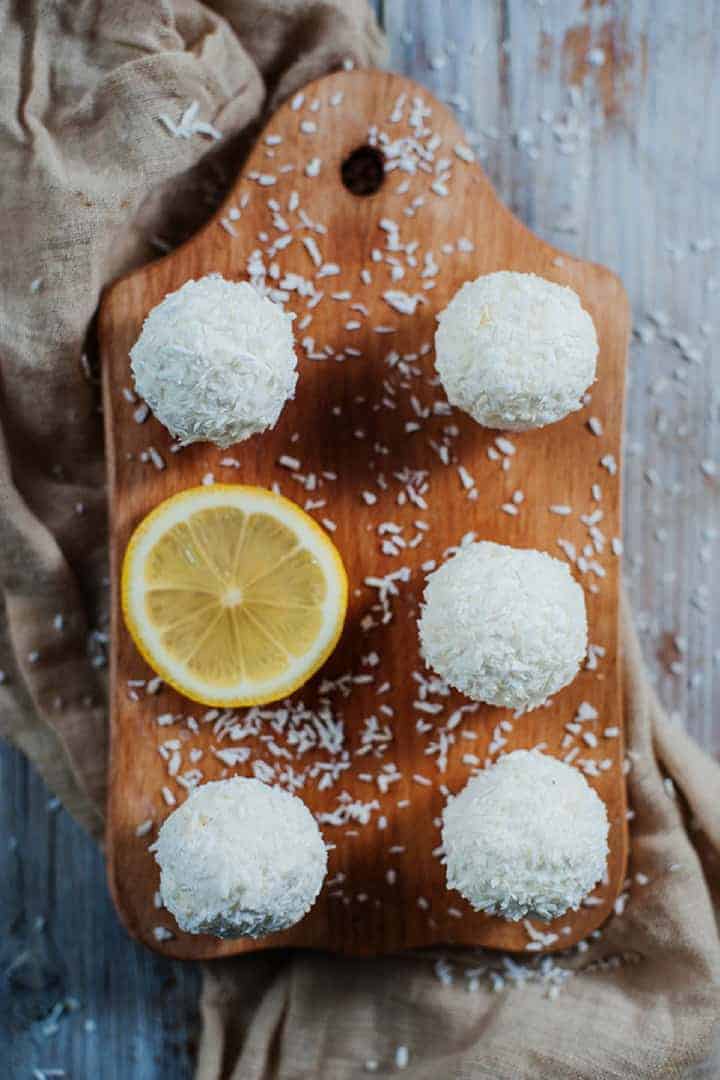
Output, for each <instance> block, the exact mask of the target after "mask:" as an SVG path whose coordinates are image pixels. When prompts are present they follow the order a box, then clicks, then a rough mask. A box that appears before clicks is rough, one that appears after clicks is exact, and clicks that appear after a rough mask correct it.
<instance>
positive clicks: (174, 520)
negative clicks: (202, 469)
mask: <svg viewBox="0 0 720 1080" xmlns="http://www.w3.org/2000/svg"><path fill="white" fill-rule="evenodd" d="M347 593H348V586H347V576H346V574H345V568H344V567H343V564H342V560H341V558H340V555H339V553H338V551H337V548H336V547H335V545H334V544H333V543H332V541H331V540H330V539H329V538H328V536H327V535H326V534H325V532H323V530H322V529H321V528H320V526H319V525H318V524H317V523H316V522H315V521H313V519H312V518H311V517H309V516H308V515H307V514H306V513H305V512H304V511H303V510H301V509H300V507H299V506H296V505H295V503H293V502H291V501H290V500H289V499H285V498H283V497H282V496H281V495H275V494H274V493H273V492H271V491H267V490H265V489H264V488H258V487H247V486H244V485H240V484H237V485H236V484H213V485H209V486H207V487H195V488H189V489H188V490H187V491H182V492H180V493H179V494H178V495H174V496H172V497H171V498H169V499H166V500H165V501H164V502H162V503H160V505H159V506H157V507H156V508H155V509H154V510H153V511H152V512H151V513H150V514H148V515H147V517H146V518H144V520H143V521H142V522H141V523H140V524H139V525H138V527H137V529H136V530H135V532H134V533H133V535H132V537H131V539H130V543H129V544H128V547H127V550H126V552H125V559H124V561H123V568H122V579H121V595H122V609H123V614H124V616H125V621H126V623H127V627H128V630H129V631H130V634H131V635H132V638H133V640H134V642H135V644H136V646H137V648H138V649H139V651H140V652H141V653H142V655H143V657H144V658H145V659H146V660H147V662H148V663H149V664H150V666H151V667H152V668H153V669H154V670H155V671H156V672H157V673H158V675H160V676H161V677H162V678H163V679H164V680H165V681H166V682H167V683H169V684H170V685H171V686H173V687H175V689H176V690H179V691H180V693H182V694H184V695H185V696H186V697H188V698H191V699H192V700H193V701H199V702H202V704H204V705H217V706H221V707H236V706H246V705H261V704H264V703H266V702H269V701H277V700H278V699H279V698H283V697H287V695H289V694H291V693H292V692H293V691H294V690H297V688H298V687H299V686H302V685H303V683H305V682H307V680H308V679H309V678H310V676H311V675H313V674H314V673H315V672H316V671H317V669H318V668H319V667H320V666H321V664H322V663H323V662H324V661H325V660H326V659H327V657H328V656H329V655H330V653H331V652H332V650H333V649H334V648H335V645H336V644H337V641H338V638H339V637H340V634H341V632H342V626H343V622H344V619H345V612H346V610H347Z"/></svg>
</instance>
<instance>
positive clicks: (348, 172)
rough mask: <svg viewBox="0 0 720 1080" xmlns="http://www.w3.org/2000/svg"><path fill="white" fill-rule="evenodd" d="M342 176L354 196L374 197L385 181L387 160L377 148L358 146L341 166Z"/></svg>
mask: <svg viewBox="0 0 720 1080" xmlns="http://www.w3.org/2000/svg"><path fill="white" fill-rule="evenodd" d="M340 176H341V178H342V182H343V184H344V185H345V187H346V188H347V189H348V191H350V192H352V194H353V195H374V194H375V192H376V191H379V189H380V186H381V185H382V182H383V180H384V179H385V158H384V156H383V153H382V150H378V148H377V147H376V146H358V148H357V150H353V152H352V153H351V154H349V155H348V156H347V157H346V158H345V160H344V161H343V163H342V165H341V166H340Z"/></svg>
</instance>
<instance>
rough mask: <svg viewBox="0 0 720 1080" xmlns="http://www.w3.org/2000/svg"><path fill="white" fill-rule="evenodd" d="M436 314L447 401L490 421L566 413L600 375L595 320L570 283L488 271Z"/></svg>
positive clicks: (536, 421) (512, 422)
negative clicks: (596, 369)
mask: <svg viewBox="0 0 720 1080" xmlns="http://www.w3.org/2000/svg"><path fill="white" fill-rule="evenodd" d="M438 319H439V324H440V325H439V327H438V330H437V332H436V334H435V354H436V360H435V366H436V368H437V372H438V374H439V376H440V379H441V381H442V384H443V386H444V388H445V393H446V394H447V397H448V401H449V402H450V403H451V404H452V405H456V406H457V407H458V408H459V409H463V410H464V411H465V412H468V413H470V415H471V416H472V417H473V418H474V419H475V420H477V422H478V423H479V424H482V425H483V426H484V427H488V428H501V429H505V430H507V431H524V430H526V429H527V428H537V427H544V426H545V424H552V423H554V422H555V421H556V420H562V419H563V417H564V416H567V415H568V414H569V413H571V412H575V411H576V410H577V409H579V408H580V407H581V405H582V398H583V395H584V394H585V391H586V390H587V388H588V387H589V386H590V384H591V383H592V382H593V381H594V379H595V367H596V361H597V354H598V341H597V334H596V333H595V326H594V324H593V321H592V319H591V318H590V316H589V315H588V313H587V311H585V310H584V308H583V307H582V306H581V304H580V300H579V298H578V296H577V293H575V292H573V290H572V289H569V288H567V286H564V285H556V284H555V283H554V282H552V281H546V280H545V279H544V278H541V277H537V275H535V274H517V273H513V272H511V271H507V270H503V271H500V272H499V273H496V274H487V275H486V276H484V277H479V278H477V279H476V280H475V281H468V282H466V283H465V284H464V285H463V286H462V288H461V289H460V290H459V291H458V292H456V293H455V296H454V297H453V298H452V300H451V301H450V303H449V304H448V306H447V307H446V308H445V310H444V311H442V312H441V313H440V315H439V316H438Z"/></svg>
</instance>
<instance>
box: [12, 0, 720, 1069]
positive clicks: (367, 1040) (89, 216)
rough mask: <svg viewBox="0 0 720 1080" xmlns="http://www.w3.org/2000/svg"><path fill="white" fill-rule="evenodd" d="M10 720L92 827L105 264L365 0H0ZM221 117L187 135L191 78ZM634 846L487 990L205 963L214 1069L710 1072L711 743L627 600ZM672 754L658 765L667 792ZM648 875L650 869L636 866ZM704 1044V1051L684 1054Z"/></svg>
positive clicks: (719, 804)
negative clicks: (612, 911)
mask: <svg viewBox="0 0 720 1080" xmlns="http://www.w3.org/2000/svg"><path fill="white" fill-rule="evenodd" d="M0 20H1V21H0V41H1V42H2V45H1V46H0V48H1V50H2V52H1V54H0V147H1V153H2V158H1V161H2V178H1V180H0V191H1V192H2V194H1V196H0V197H1V198H2V204H3V205H2V213H1V214H0V238H1V240H2V256H3V257H2V263H1V265H0V282H1V284H2V293H1V300H0V362H1V364H2V368H1V372H0V374H1V381H0V498H1V500H2V502H1V505H0V530H1V532H0V567H1V568H2V588H3V593H2V595H3V613H2V619H1V620H0V668H2V675H1V676H0V725H1V727H0V730H1V731H2V733H3V734H4V735H5V736H6V737H7V738H8V739H10V740H11V741H12V742H13V743H15V745H16V746H18V747H20V748H21V749H22V750H24V751H25V752H26V753H27V754H28V755H29V756H30V758H31V759H32V760H33V762H34V763H35V765H36V766H37V768H38V769H39V770H40V772H41V773H42V775H43V776H44V777H45V779H46V781H47V782H48V784H49V786H50V787H51V788H52V789H53V791H55V792H56V793H57V794H58V795H59V796H60V797H61V799H62V800H63V802H64V804H65V806H66V807H67V808H68V809H69V810H70V812H71V813H72V814H74V815H75V817H76V818H77V819H78V820H79V821H81V822H82V823H83V824H84V825H85V826H86V827H87V828H88V829H89V831H90V832H91V833H93V835H95V836H99V835H100V832H101V828H102V807H103V800H104V781H105V754H106V713H105V693H104V686H103V682H102V677H101V675H102V672H101V667H100V664H99V662H98V657H100V659H101V657H102V651H103V644H104V627H105V625H106V614H105V608H106V603H107V595H106V593H107V589H106V585H107V582H106V578H105V575H106V543H105V532H106V513H105V510H106V508H105V492H104V486H103V485H104V464H103V448H102V431H101V422H100V416H99V414H98V392H97V377H96V358H95V352H94V348H93V329H92V327H93V316H94V312H95V310H96V307H97V304H98V300H99V297H100V292H101V289H102V288H103V286H104V285H105V284H106V283H107V282H108V281H110V280H111V279H112V278H114V277H116V276H117V275H118V274H119V273H121V272H122V271H124V270H126V269H128V268H129V267H130V266H132V265H136V264H138V263H140V262H142V261H143V260H146V259H148V258H151V257H152V255H153V253H154V250H156V248H154V247H153V245H156V246H157V245H160V246H162V245H163V244H164V243H174V242H177V240H178V239H180V238H181V237H183V236H184V235H187V233H188V232H189V231H191V230H192V229H193V228H194V227H195V226H196V225H197V224H198V222H199V220H200V218H201V217H202V216H203V215H207V213H209V212H210V210H211V209H212V206H213V205H214V203H215V201H216V200H217V197H218V195H219V194H220V193H221V192H222V189H223V186H224V185H226V184H227V183H228V182H229V181H230V180H231V179H232V177H233V176H234V174H235V172H236V171H237V168H238V166H239V163H240V161H241V159H242V154H243V150H244V143H245V141H247V140H249V139H250V138H251V137H252V132H253V125H254V124H255V123H256V121H257V120H258V119H259V118H261V117H262V115H263V114H264V113H265V112H266V111H267V110H269V109H271V108H272V106H273V105H274V103H275V102H277V101H278V100H280V99H282V98H283V97H285V96H286V95H287V94H289V93H290V92H292V91H293V90H294V89H296V88H297V87H298V86H299V85H301V84H302V83H304V82H306V81H307V80H308V79H310V78H313V77H315V76H316V75H319V74H322V73H323V72H325V71H327V70H331V69H333V68H336V67H338V66H340V65H341V64H342V62H343V60H345V59H346V58H350V59H352V60H353V61H354V62H355V63H357V64H377V63H380V62H382V60H383V58H384V45H383V41H382V39H381V36H380V34H379V31H378V29H377V26H376V24H375V22H374V20H373V18H372V16H371V14H370V12H369V10H368V9H367V7H366V6H365V2H364V0H305V2H304V3H303V2H301V0H276V2H272V0H224V2H223V0H218V2H215V3H211V4H205V5H204V4H201V3H198V2H196V0H106V2H103V0H84V2H83V0H78V2H70V0H67V2H66V3H61V2H57V3H48V2H47V0H45V2H42V0H23V2H21V0H16V2H14V3H11V2H10V0H0ZM193 101H196V102H197V103H198V113H197V116H198V118H199V119H201V120H203V121H209V122H211V123H212V124H213V125H214V126H215V127H216V128H218V129H219V130H220V131H221V132H222V133H223V138H222V140H220V141H219V142H217V143H216V142H213V141H211V139H210V138H209V137H207V136H204V135H202V134H195V135H192V136H191V137H190V138H176V137H173V136H172V135H171V134H169V133H168V131H167V130H166V129H165V128H164V127H163V126H162V125H161V124H160V123H159V121H158V116H159V114H160V113H165V114H167V115H168V116H169V117H170V118H171V119H172V120H173V121H175V122H177V121H179V119H180V117H181V115H182V113H183V112H184V111H185V109H186V108H187V107H188V106H189V105H190V104H191V102H193ZM624 642H625V661H624V673H625V708H626V717H627V725H628V735H629V748H630V755H631V758H632V762H633V768H632V771H631V772H630V775H629V786H630V801H631V805H632V806H633V808H634V811H635V819H634V821H633V827H632V863H631V871H632V872H633V873H637V872H641V874H644V875H646V877H647V879H648V880H647V884H638V883H635V884H633V885H632V887H631V889H630V892H631V895H630V899H629V903H628V906H627V910H626V912H625V914H624V915H623V916H622V917H619V918H615V919H613V920H612V922H611V923H610V925H609V927H608V928H607V929H606V931H605V932H604V934H603V937H602V939H601V940H600V941H597V942H593V943H592V944H591V945H590V948H589V950H588V951H587V952H585V953H584V954H581V955H576V956H573V957H570V958H568V959H567V960H566V961H563V963H564V964H565V965H566V966H567V967H569V968H572V969H575V971H576V974H575V975H574V976H573V977H572V978H569V979H568V980H567V981H566V982H565V984H564V985H563V986H562V988H561V989H560V992H559V996H558V997H557V999H556V1000H552V999H551V998H550V997H549V996H548V994H547V987H546V986H545V985H544V984H543V983H542V981H529V982H528V983H527V984H525V985H522V986H513V987H512V988H509V989H505V990H502V991H500V992H498V993H492V992H491V991H490V990H488V989H487V988H486V980H485V978H484V976H483V975H482V974H481V975H480V977H479V988H478V989H477V990H475V991H474V992H468V990H467V989H466V988H465V987H466V980H465V976H464V974H463V970H464V969H465V968H467V967H470V968H473V967H478V966H480V967H482V966H485V965H487V964H491V965H495V966H497V965H499V964H501V961H500V960H497V959H491V958H487V957H486V958H478V957H477V956H476V955H472V954H468V953H463V954H456V955H454V956H452V957H450V960H451V963H452V964H453V970H454V971H455V978H454V981H453V982H452V983H449V981H448V980H447V979H446V981H445V983H443V982H441V981H439V980H438V979H437V978H436V976H435V974H434V973H433V965H434V962H435V961H436V960H437V955H438V954H433V955H432V956H427V955H426V956H418V955H412V956H404V957H399V958H388V959H385V960H382V961H372V962H370V961H350V960H343V959H338V958H335V957H332V956H324V955H322V954H305V953H285V952H278V953H271V954H267V953H266V954H258V955H256V956H251V957H246V958H242V959H239V960H237V961H232V962H224V963H222V964H217V965H210V966H208V968H207V969H206V973H205V982H204V988H203V994H202V1002H201V1010H202V1018H203V1033H202V1038H201V1044H200V1051H199V1058H198V1065H197V1070H198V1072H197V1075H198V1077H200V1078H201V1080H219V1078H220V1077H233V1078H234V1080H269V1078H284V1080H291V1078H292V1080H298V1078H327V1080H344V1078H350V1077H358V1076H362V1075H365V1063H366V1062H368V1061H370V1062H372V1061H375V1062H377V1071H378V1074H379V1075H387V1074H391V1073H394V1072H396V1071H398V1068H397V1065H396V1064H395V1054H396V1050H397V1048H398V1047H401V1046H405V1047H407V1048H408V1053H409V1063H408V1066H407V1069H406V1070H405V1075H407V1076H408V1077H412V1078H421V1077H422V1078H427V1080H435V1078H444V1077H450V1078H458V1080H459V1078H470V1077H473V1078H475V1077H492V1078H494V1080H504V1078H508V1080H516V1078H523V1077H528V1078H529V1077H533V1078H548V1080H550V1078H552V1080H556V1078H563V1077H567V1078H585V1077H592V1078H603V1080H604V1078H611V1077H617V1078H622V1080H627V1078H633V1077H656V1076H658V1077H659V1076H667V1077H682V1076H690V1075H704V1076H708V1077H710V1076H717V1075H719V1074H720V1068H719V1067H718V1063H717V1059H715V1063H714V1064H709V1063H708V1062H709V1060H710V1058H711V1055H712V1054H713V1047H714V1046H715V1041H716V1037H717V1025H718V1015H719V1012H720V945H719V943H718V930H717V926H716V922H715V918H714V914H713V903H712V891H713V888H715V889H717V887H718V882H719V878H720V872H719V860H718V853H719V852H720V769H719V768H718V766H717V765H716V764H714V763H713V762H712V761H711V760H710V759H709V758H708V757H707V756H705V755H704V754H703V753H702V752H701V751H700V750H699V749H698V748H697V747H696V746H695V745H694V744H693V743H692V742H691V740H689V739H688V738H687V737H686V736H685V735H684V734H683V733H682V732H681V731H680V730H678V729H676V728H672V727H670V726H669V725H668V723H667V721H666V720H665V718H664V717H663V714H662V712H661V709H660V707H659V705H658V703H657V701H656V699H655V697H654V695H653V693H652V691H651V690H650V688H649V685H648V683H647V681H646V679H645V677H644V674H643V669H642V663H641V660H640V656H639V650H638V646H637V642H636V640H635V638H634V636H633V634H632V631H631V629H630V622H629V619H628V617H627V615H625V616H624ZM663 774H666V775H668V776H670V777H672V779H673V781H674V783H675V787H676V789H677V792H678V797H677V798H676V799H675V798H671V797H670V796H669V794H668V791H667V789H666V786H664V785H663ZM641 880H643V881H644V880H645V879H644V878H643V879H641ZM702 1062H705V1065H704V1066H703V1065H701V1064H699V1063H702Z"/></svg>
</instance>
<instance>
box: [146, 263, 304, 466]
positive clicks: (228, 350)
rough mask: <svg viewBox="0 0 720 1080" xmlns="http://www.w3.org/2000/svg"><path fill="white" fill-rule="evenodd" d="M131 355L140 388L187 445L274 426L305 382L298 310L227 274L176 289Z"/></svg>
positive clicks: (228, 441) (227, 441)
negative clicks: (298, 353)
mask: <svg viewBox="0 0 720 1080" xmlns="http://www.w3.org/2000/svg"><path fill="white" fill-rule="evenodd" d="M130 359H131V366H132V371H133V375H134V377H135V386H136V388H137V392H138V393H139V394H140V395H141V397H143V398H144V399H145V401H147V403H148V405H149V406H150V408H151V409H152V411H153V413H154V414H155V416H156V417H157V418H158V420H159V421H160V422H161V423H162V424H164V425H165V427H166V428H167V429H168V431H169V432H170V433H171V434H172V435H173V436H175V438H177V439H179V440H180V442H181V443H182V444H183V445H186V444H188V443H194V442H212V443H215V444H216V445H217V446H221V447H223V448H224V447H228V446H232V444H233V443H237V442H241V441H242V440H243V439H248V438H249V437H250V436H251V435H255V434H257V433H258V432H261V431H266V430H267V429H268V428H271V427H273V426H274V424H275V423H276V422H277V419H278V417H279V416H280V413H281V412H282V409H283V406H284V405H285V402H286V401H287V400H288V398H291V397H292V396H293V394H294V392H295V384H296V382H297V372H296V370H295V366H296V357H295V352H294V349H293V335H292V316H291V315H289V314H287V313H286V312H285V311H283V309H282V308H281V307H279V306H278V305H277V304H274V303H273V302H272V301H271V300H268V299H267V298H266V297H264V296H260V294H259V293H258V292H257V291H256V290H255V289H254V288H253V287H252V286H251V285H248V284H247V282H245V281H241V282H235V281H226V280H225V279H224V278H223V277H221V275H220V274H208V275H207V276H206V277H203V278H200V279H199V280H198V281H188V282H186V283H185V284H184V285H183V286H182V288H180V289H178V290H177V291H176V292H172V293H168V295H167V296H166V297H165V298H164V299H163V300H161V302H160V303H159V304H158V305H157V306H156V307H154V308H153V309H152V311H151V312H150V314H149V315H148V317H147V319H146V320H145V323H144V325H143V328H142V332H141V334H140V337H139V338H138V339H137V341H136V342H135V344H134V345H133V347H132V349H131V350H130Z"/></svg>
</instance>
